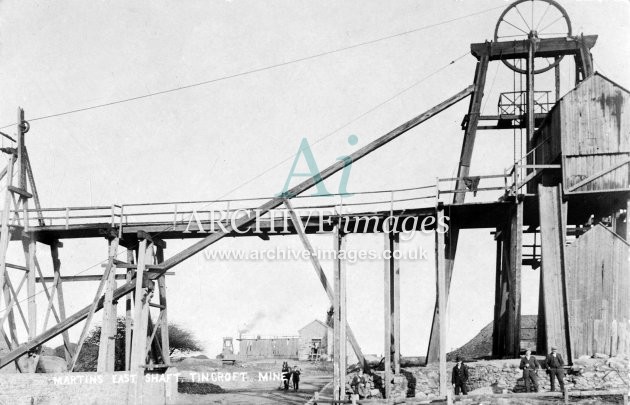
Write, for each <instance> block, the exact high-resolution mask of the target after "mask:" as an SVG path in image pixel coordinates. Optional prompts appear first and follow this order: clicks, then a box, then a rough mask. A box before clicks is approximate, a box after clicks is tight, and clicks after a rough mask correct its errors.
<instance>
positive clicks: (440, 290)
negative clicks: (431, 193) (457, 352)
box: [435, 205, 448, 397]
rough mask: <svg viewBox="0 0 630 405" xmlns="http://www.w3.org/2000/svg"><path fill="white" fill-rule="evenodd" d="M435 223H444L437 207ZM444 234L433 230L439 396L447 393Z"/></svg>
mask: <svg viewBox="0 0 630 405" xmlns="http://www.w3.org/2000/svg"><path fill="white" fill-rule="evenodd" d="M437 223H438V224H443V223H445V222H444V208H443V206H440V205H438V208H437ZM444 239H445V238H444V232H440V228H439V226H438V227H436V229H435V268H436V282H437V303H438V305H437V309H438V318H439V325H440V329H439V333H438V335H439V341H438V342H439V355H438V359H439V362H440V364H439V376H440V396H442V397H444V396H446V393H447V391H448V390H447V386H446V325H447V323H446V265H445V257H444V256H445V241H444Z"/></svg>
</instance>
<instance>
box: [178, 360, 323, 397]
mask: <svg viewBox="0 0 630 405" xmlns="http://www.w3.org/2000/svg"><path fill="white" fill-rule="evenodd" d="M283 361H284V360H283V359H274V360H258V361H250V362H245V363H237V364H236V365H234V366H223V365H221V364H220V363H218V362H217V361H215V360H207V361H188V362H186V361H184V362H181V363H179V364H174V366H175V367H177V369H178V371H179V372H180V373H182V376H180V381H187V382H188V383H187V385H189V386H190V385H191V384H190V381H191V379H192V374H191V373H197V374H196V375H195V378H196V380H197V381H198V377H197V376H198V375H199V374H201V373H213V372H215V373H220V372H226V373H230V372H246V373H247V374H248V375H250V376H254V379H255V376H257V375H258V373H268V372H279V371H281V368H282V362H283ZM286 361H288V362H289V365H290V366H295V365H297V366H299V368H300V370H301V372H302V374H301V378H300V387H299V390H298V391H293V390H292V389H291V388H290V389H289V390H288V391H286V392H285V391H284V390H282V389H280V385H281V384H280V382H279V381H273V382H271V381H270V382H261V383H259V382H256V381H254V382H251V383H242V384H239V383H233V384H227V383H220V382H212V387H213V388H216V389H215V390H214V391H217V390H218V391H223V392H217V393H208V394H202V395H200V394H192V393H183V392H179V393H178V397H177V404H181V405H184V404H255V405H263V404H264V405H266V404H304V403H306V402H308V401H309V400H310V399H311V398H312V397H313V394H314V393H315V392H316V391H319V390H321V389H322V388H323V387H324V386H325V385H326V384H328V383H329V382H330V381H332V363H312V362H300V361H296V360H286ZM196 385H197V386H199V387H202V388H204V385H203V383H198V384H196ZM219 387H220V388H219ZM180 391H181V390H180ZM191 391H192V392H195V391H196V390H195V389H194V387H193V389H191V390H189V392H191Z"/></svg>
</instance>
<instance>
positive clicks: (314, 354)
mask: <svg viewBox="0 0 630 405" xmlns="http://www.w3.org/2000/svg"><path fill="white" fill-rule="evenodd" d="M298 332H299V334H300V343H299V359H300V360H327V359H328V358H329V355H330V354H332V343H333V339H332V328H331V327H330V326H328V325H326V324H325V323H324V322H322V321H319V320H317V319H315V320H314V321H312V322H310V323H309V324H307V325H306V326H304V327H303V328H302V329H300V330H299V331H298Z"/></svg>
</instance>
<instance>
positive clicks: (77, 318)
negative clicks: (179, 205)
mask: <svg viewBox="0 0 630 405" xmlns="http://www.w3.org/2000/svg"><path fill="white" fill-rule="evenodd" d="M473 91H474V86H473V85H470V86H468V87H466V88H465V89H464V90H462V91H460V92H459V93H457V94H455V95H454V96H452V97H450V98H448V99H447V100H445V101H443V102H442V103H440V104H438V105H436V106H435V107H433V108H431V109H429V110H427V111H425V112H424V113H422V114H420V115H418V116H416V117H415V118H412V119H411V120H409V121H407V122H405V123H404V124H402V125H400V126H398V127H397V128H395V129H393V130H392V131H390V132H388V133H387V134H385V135H383V136H381V137H379V138H377V139H376V140H374V141H372V142H370V143H369V144H367V145H365V146H364V147H362V148H361V149H359V150H357V151H356V152H354V153H352V154H351V155H350V156H349V159H344V160H339V161H337V162H335V163H334V164H332V165H330V166H328V167H327V168H326V169H324V170H322V171H321V173H319V175H316V176H314V177H311V178H309V179H307V180H305V181H303V182H302V183H300V184H298V185H297V186H295V187H293V188H292V189H291V190H289V191H288V192H287V193H286V195H284V196H278V197H275V198H273V199H271V200H269V201H268V202H266V203H265V204H263V205H261V206H260V207H259V208H258V209H256V210H254V211H255V212H256V213H257V214H258V215H264V214H266V213H267V212H269V211H270V210H272V209H274V208H277V207H279V206H280V205H282V204H283V202H284V200H285V198H291V197H293V196H296V195H299V194H301V193H303V192H304V191H306V190H308V189H309V188H311V187H313V186H314V185H315V184H317V183H320V182H321V181H323V180H325V179H327V178H328V177H330V176H332V175H333V174H335V173H337V172H339V171H340V170H342V169H343V168H344V167H345V166H347V165H348V163H349V162H353V163H354V162H356V161H358V160H359V159H361V158H363V157H365V156H367V155H368V154H370V153H372V152H374V151H375V150H377V149H378V148H380V147H381V146H383V145H385V144H387V143H389V142H391V141H392V140H394V139H396V138H398V137H399V136H400V135H402V134H404V133H405V132H407V131H409V130H411V129H413V128H415V127H416V126H418V125H420V124H421V123H423V122H424V121H426V120H428V119H429V118H431V117H433V116H435V115H437V114H439V113H440V112H442V111H444V110H445V109H447V108H449V107H451V106H452V105H454V104H456V103H457V102H459V101H461V100H463V99H464V98H466V97H468V96H469V95H470V94H471V93H473ZM255 220H256V216H255V215H251V214H250V215H246V216H243V217H241V218H239V219H237V220H236V221H235V223H234V224H230V225H229V226H227V227H226V229H225V230H224V231H220V232H217V233H214V234H211V235H208V236H207V237H205V238H204V239H202V240H200V241H198V242H196V243H195V244H193V245H191V246H189V247H188V248H186V249H184V250H182V251H181V252H179V253H177V254H175V255H173V256H172V257H170V258H169V259H167V260H165V261H164V262H163V263H162V265H161V266H160V267H159V270H158V271H155V272H152V273H150V274H149V277H150V278H151V279H157V278H159V277H160V276H161V275H162V274H164V273H166V272H167V271H168V270H170V269H171V268H173V267H175V266H177V265H178V264H180V263H182V262H183V261H185V260H186V259H188V258H190V257H192V256H193V255H195V254H197V253H199V252H201V251H202V250H204V249H205V248H207V247H208V246H210V245H212V244H213V243H215V242H217V241H219V240H221V239H222V238H224V237H225V236H226V235H228V234H229V233H230V232H232V231H233V230H234V229H235V228H243V227H245V226H247V225H250V224H252V223H253V222H254V221H255ZM134 288H135V281H134V280H132V281H131V282H127V283H125V284H124V285H122V286H120V287H118V288H117V289H116V290H115V291H114V297H113V299H114V300H117V299H119V298H121V297H123V296H125V295H127V294H129V293H130V292H132V291H133V290H134ZM101 308H103V297H102V296H101V298H100V299H99V300H98V301H96V304H95V308H94V311H97V310H99V309H101ZM90 313H93V311H92V305H88V306H87V307H85V308H83V309H81V310H80V311H78V312H75V313H74V314H73V315H71V316H69V317H67V318H66V319H65V320H64V321H62V322H59V323H58V324H57V325H55V326H54V327H52V328H50V329H48V330H46V331H45V332H43V333H41V334H39V335H38V336H36V337H35V338H33V339H32V340H31V341H29V342H28V343H25V344H22V345H20V346H19V347H18V348H17V349H15V350H12V351H10V352H9V353H7V355H6V356H4V357H3V358H2V359H0V368H2V367H4V366H6V365H7V364H9V363H10V362H12V361H13V360H15V359H17V358H19V357H21V356H23V355H24V354H26V353H28V351H29V350H31V349H32V348H35V347H37V346H40V345H42V344H43V343H45V342H47V341H48V340H50V339H52V338H53V337H55V336H57V335H59V334H60V333H62V332H63V331H65V330H67V329H69V328H71V327H72V326H74V325H76V324H77V323H79V322H81V321H82V320H83V319H85V318H87V317H88V315H89V314H90Z"/></svg>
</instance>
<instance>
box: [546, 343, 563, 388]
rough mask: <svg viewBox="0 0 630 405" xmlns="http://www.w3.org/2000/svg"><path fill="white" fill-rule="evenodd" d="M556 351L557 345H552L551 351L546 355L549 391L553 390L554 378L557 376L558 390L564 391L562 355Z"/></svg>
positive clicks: (554, 386) (554, 385)
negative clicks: (549, 380) (549, 383)
mask: <svg viewBox="0 0 630 405" xmlns="http://www.w3.org/2000/svg"><path fill="white" fill-rule="evenodd" d="M557 351H558V348H557V347H552V348H551V353H549V354H548V355H547V372H548V373H549V378H550V379H551V391H555V389H556V381H555V378H558V383H560V391H562V392H564V368H563V366H564V360H562V356H561V355H560V353H558V352H557Z"/></svg>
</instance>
